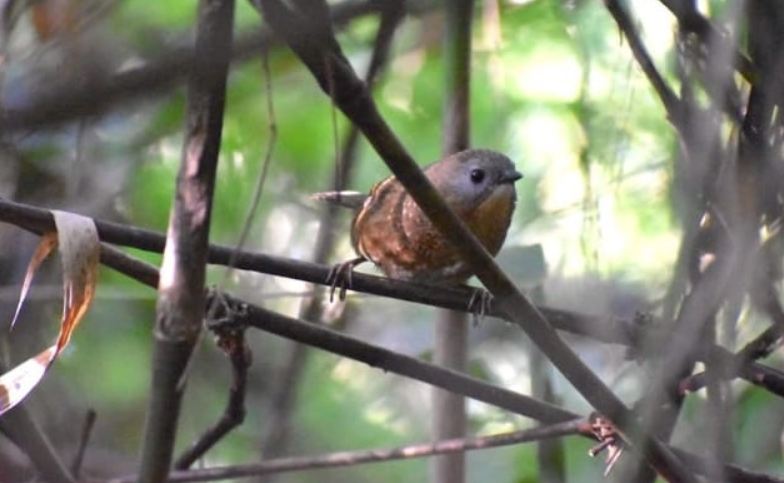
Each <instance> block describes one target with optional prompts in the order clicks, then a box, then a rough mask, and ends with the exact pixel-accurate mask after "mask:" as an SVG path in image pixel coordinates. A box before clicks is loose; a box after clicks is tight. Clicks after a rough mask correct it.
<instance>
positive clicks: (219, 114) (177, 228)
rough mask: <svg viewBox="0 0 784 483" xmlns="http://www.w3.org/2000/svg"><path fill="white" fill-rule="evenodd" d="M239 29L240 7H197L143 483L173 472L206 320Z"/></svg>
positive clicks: (205, 1) (204, 3)
mask: <svg viewBox="0 0 784 483" xmlns="http://www.w3.org/2000/svg"><path fill="white" fill-rule="evenodd" d="M233 22H234V0H201V1H200V2H199V18H198V21H197V25H196V46H195V56H194V68H193V70H192V71H191V72H190V79H189V85H188V102H187V106H188V107H187V110H188V112H187V126H186V133H185V140H184V144H183V153H182V161H181V163H180V171H179V174H178V176H177V189H176V194H175V199H174V205H173V207H172V214H171V217H170V221H169V232H168V237H167V240H166V249H165V251H164V255H163V262H162V268H161V270H162V273H163V276H162V277H161V278H160V280H159V283H158V304H157V309H156V322H155V331H154V333H155V347H154V349H153V376H152V396H151V398H150V403H149V407H148V411H147V421H146V423H145V434H144V444H143V447H142V456H141V466H140V470H139V481H141V482H150V483H153V482H158V481H162V480H164V479H165V478H166V475H167V474H168V472H169V469H170V465H171V458H172V450H173V447H174V440H175V437H176V432H177V420H178V416H179V410H180V402H181V399H182V394H183V391H184V380H185V379H184V378H185V376H186V368H187V365H188V361H189V360H190V357H191V353H192V352H193V348H194V346H195V344H196V341H197V340H198V335H199V333H200V330H201V324H202V318H203V316H204V308H205V305H204V303H205V299H204V278H205V271H206V264H207V251H208V238H209V229H210V214H211V211H212V194H213V190H214V187H215V172H216V170H217V166H218V152H219V150H220V141H221V132H222V128H223V108H224V104H225V98H226V77H227V75H228V68H229V61H228V59H229V55H228V54H229V52H230V49H231V36H232V30H233Z"/></svg>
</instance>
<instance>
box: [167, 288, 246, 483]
mask: <svg viewBox="0 0 784 483" xmlns="http://www.w3.org/2000/svg"><path fill="white" fill-rule="evenodd" d="M219 298H220V296H219ZM217 303H220V301H217ZM214 332H215V333H216V335H217V337H218V341H217V344H218V346H219V347H220V348H222V349H223V351H224V352H226V355H228V357H229V360H230V361H231V369H232V371H231V388H230V389H229V400H228V401H227V403H226V409H224V411H223V416H221V418H220V419H219V420H218V421H217V422H216V423H215V424H214V425H213V426H212V427H210V428H208V429H207V430H206V431H205V432H204V433H203V434H202V435H201V436H200V437H199V439H197V440H196V441H195V442H194V443H193V445H192V446H191V447H190V448H188V449H187V450H186V451H185V452H184V453H183V454H182V455H180V457H179V458H177V461H176V462H175V463H174V468H175V469H176V470H186V469H188V468H190V466H191V465H192V464H193V463H195V462H196V460H198V459H199V458H201V457H202V456H203V455H204V454H205V453H206V452H207V451H209V450H210V448H212V447H213V446H215V444H217V443H218V442H219V441H220V440H221V439H222V438H223V437H224V436H226V435H227V434H228V433H229V432H231V430H232V429H234V428H236V427H237V426H239V425H240V424H242V422H243V421H244V420H245V392H246V388H247V383H248V366H250V361H251V354H250V349H249V348H248V346H247V345H246V344H245V331H244V329H241V328H240V329H237V328H216V329H215V330H214Z"/></svg>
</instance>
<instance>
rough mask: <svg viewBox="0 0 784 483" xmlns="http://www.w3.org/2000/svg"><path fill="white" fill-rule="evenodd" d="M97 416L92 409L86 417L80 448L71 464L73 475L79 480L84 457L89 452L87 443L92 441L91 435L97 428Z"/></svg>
mask: <svg viewBox="0 0 784 483" xmlns="http://www.w3.org/2000/svg"><path fill="white" fill-rule="evenodd" d="M96 416H97V414H96V412H95V410H94V409H92V408H90V409H88V410H87V414H85V416H84V424H83V425H82V434H81V435H80V436H79V446H78V447H77V448H76V454H75V455H74V459H73V462H72V463H71V473H72V474H73V476H74V478H76V479H78V478H79V473H80V472H81V470H82V462H83V461H84V455H85V453H86V452H87V443H89V441H90V435H91V434H92V432H93V427H94V426H95V419H96Z"/></svg>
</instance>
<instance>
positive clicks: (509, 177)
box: [500, 170, 523, 183]
mask: <svg viewBox="0 0 784 483" xmlns="http://www.w3.org/2000/svg"><path fill="white" fill-rule="evenodd" d="M522 177H523V175H522V174H520V173H519V172H517V171H515V170H512V171H507V172H505V173H504V174H502V175H501V180H500V181H501V183H514V182H515V181H517V180H518V179H520V178H522Z"/></svg>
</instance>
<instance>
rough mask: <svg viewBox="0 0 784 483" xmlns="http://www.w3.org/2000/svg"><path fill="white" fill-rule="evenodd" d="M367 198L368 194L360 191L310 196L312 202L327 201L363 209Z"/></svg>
mask: <svg viewBox="0 0 784 483" xmlns="http://www.w3.org/2000/svg"><path fill="white" fill-rule="evenodd" d="M367 197H368V195H367V193H360V192H359V191H322V192H321V193H313V194H312V195H310V199H312V200H317V201H326V202H327V203H332V204H335V205H340V206H344V207H346V208H361V207H362V205H363V204H364V203H365V200H366V199H367Z"/></svg>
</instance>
